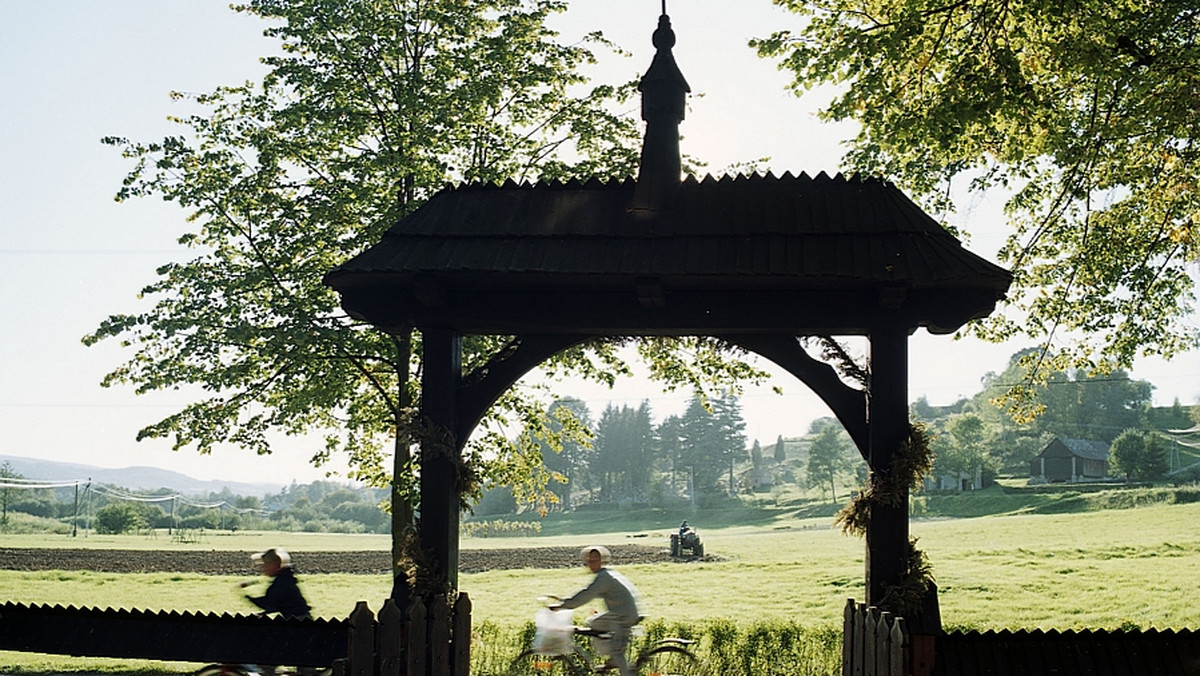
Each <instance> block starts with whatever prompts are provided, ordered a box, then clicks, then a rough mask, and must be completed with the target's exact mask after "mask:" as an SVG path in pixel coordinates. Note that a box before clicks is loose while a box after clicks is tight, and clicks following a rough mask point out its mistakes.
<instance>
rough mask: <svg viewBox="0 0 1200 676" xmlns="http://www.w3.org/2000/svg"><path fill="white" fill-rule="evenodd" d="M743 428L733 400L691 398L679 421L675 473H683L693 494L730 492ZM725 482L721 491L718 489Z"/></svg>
mask: <svg viewBox="0 0 1200 676" xmlns="http://www.w3.org/2000/svg"><path fill="white" fill-rule="evenodd" d="M745 428H746V423H745V420H743V419H742V413H741V407H740V405H739V404H738V400H737V397H735V396H733V395H730V394H726V395H723V396H719V397H714V398H711V399H706V398H703V397H700V396H693V397H692V398H691V399H690V400H688V406H687V409H686V410H685V411H684V413H683V415H682V416H681V417H680V418H679V425H678V430H677V432H678V435H679V445H680V452H679V459H678V461H677V463H678V466H679V469H681V470H682V469H687V471H689V473H690V478H691V479H692V483H693V489H694V490H695V491H696V493H697V494H700V495H708V496H717V495H720V494H721V493H723V492H724V493H729V492H732V491H733V490H734V480H733V466H734V463H735V462H736V461H737V460H738V459H741V458H745V457H746V456H745V453H746V437H745V435H744V434H743V433H742V431H743V430H744V429H745ZM722 479H725V481H727V482H728V483H727V485H726V487H725V490H724V491H722V490H721V489H720V484H721V480H722Z"/></svg>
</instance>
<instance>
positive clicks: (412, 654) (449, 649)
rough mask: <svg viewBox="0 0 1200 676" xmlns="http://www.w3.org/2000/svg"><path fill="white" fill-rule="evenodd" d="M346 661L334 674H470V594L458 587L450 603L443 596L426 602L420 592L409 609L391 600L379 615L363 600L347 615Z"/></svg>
mask: <svg viewBox="0 0 1200 676" xmlns="http://www.w3.org/2000/svg"><path fill="white" fill-rule="evenodd" d="M347 622H348V624H349V636H348V643H347V654H346V659H345V660H344V661H340V660H339V661H338V662H335V663H334V673H335V675H336V676H469V674H470V671H471V600H470V598H468V597H467V594H466V593H459V595H458V598H457V599H456V600H455V601H454V604H453V605H451V604H450V603H449V600H448V599H447V598H446V597H445V596H437V597H434V598H433V599H432V600H431V602H430V603H429V604H428V605H426V604H425V603H424V602H422V601H421V599H420V598H418V599H415V600H414V601H413V602H412V604H410V605H409V607H408V610H407V613H405V612H403V611H401V610H400V608H399V607H397V606H396V604H395V603H394V602H393V601H392V600H391V599H388V600H387V601H384V604H383V607H382V608H380V609H379V615H378V616H376V615H375V614H374V613H372V612H371V609H370V608H369V607H367V603H366V601H359V602H358V605H357V606H355V608H354V612H352V613H350V617H349V618H348V620H347Z"/></svg>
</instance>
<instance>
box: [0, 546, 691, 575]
mask: <svg viewBox="0 0 1200 676" xmlns="http://www.w3.org/2000/svg"><path fill="white" fill-rule="evenodd" d="M610 549H611V550H612V555H613V563H614V564H615V565H633V564H641V563H666V562H671V561H677V560H678V559H672V558H671V556H670V555H669V554H668V553H667V551H666V549H665V548H656V547H649V546H646V545H617V546H614V547H611V548H610ZM250 554H251V552H238V551H171V552H161V551H141V550H123V549H13V548H0V570H93V571H97V572H108V573H143V572H145V573H156V572H165V573H203V574H207V575H246V574H252V573H253V572H254V569H253V568H252V567H251V565H250ZM705 558H706V559H709V557H705ZM684 560H686V559H684ZM693 560H694V559H693ZM709 560H711V559H709ZM292 562H293V564H294V565H295V568H296V572H297V573H300V574H306V573H307V574H310V575H317V574H322V573H352V574H363V575H378V574H387V573H388V571H389V570H390V569H391V562H390V561H389V553H388V552H386V551H357V552H292ZM578 565H579V550H578V549H577V548H575V547H540V548H536V549H489V550H473V549H464V550H462V551H461V552H460V553H459V570H460V571H461V572H463V573H478V572H483V571H487V570H512V569H518V568H571V567H574V566H578Z"/></svg>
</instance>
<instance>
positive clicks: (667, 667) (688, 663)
mask: <svg viewBox="0 0 1200 676" xmlns="http://www.w3.org/2000/svg"><path fill="white" fill-rule="evenodd" d="M637 673H638V676H698V675H701V674H704V673H705V671H704V665H703V664H701V663H700V660H698V659H696V656H695V655H693V654H691V653H690V652H688V651H687V650H686V649H684V648H681V647H679V646H674V645H665V646H659V647H657V648H654V649H653V650H651V651H650V652H648V653H645V654H643V655H642V656H641V657H639V658H638V661H637Z"/></svg>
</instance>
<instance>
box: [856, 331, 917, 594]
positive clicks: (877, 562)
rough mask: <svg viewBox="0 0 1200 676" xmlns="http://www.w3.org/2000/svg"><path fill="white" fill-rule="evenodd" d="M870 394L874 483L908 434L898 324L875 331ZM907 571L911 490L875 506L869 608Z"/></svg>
mask: <svg viewBox="0 0 1200 676" xmlns="http://www.w3.org/2000/svg"><path fill="white" fill-rule="evenodd" d="M870 340H871V391H870V400H869V402H868V404H867V405H868V421H867V428H868V435H869V444H870V451H869V454H868V458H867V461H868V464H869V465H870V469H871V479H870V480H871V481H872V482H876V481H878V480H879V477H880V473H881V472H883V471H886V470H888V469H890V468H891V466H892V454H893V453H894V452H895V451H896V449H897V448H898V447H899V446H900V444H901V442H903V441H904V438H905V437H906V436H907V435H908V330H907V328H905V327H904V326H901V325H899V324H895V325H884V326H879V327H875V328H873V329H872V330H871V335H870ZM907 568H908V486H903V487H902V496H901V499H900V501H899V504H893V505H884V504H878V503H876V504H873V505H871V517H870V521H869V522H868V523H867V553H866V576H867V580H866V582H867V584H866V587H867V605H878V604H879V602H880V601H881V600H882V599H883V596H884V587H885V586H886V585H894V584H897V583H899V582H900V580H901V579H902V578H903V577H904V571H905V570H906V569H907Z"/></svg>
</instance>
